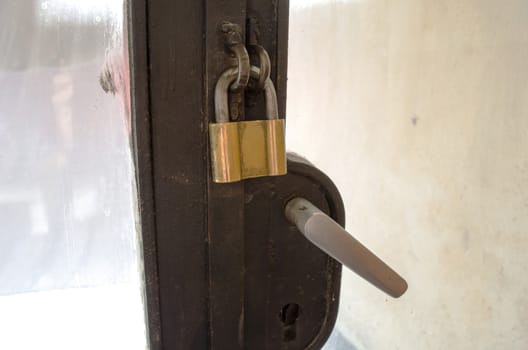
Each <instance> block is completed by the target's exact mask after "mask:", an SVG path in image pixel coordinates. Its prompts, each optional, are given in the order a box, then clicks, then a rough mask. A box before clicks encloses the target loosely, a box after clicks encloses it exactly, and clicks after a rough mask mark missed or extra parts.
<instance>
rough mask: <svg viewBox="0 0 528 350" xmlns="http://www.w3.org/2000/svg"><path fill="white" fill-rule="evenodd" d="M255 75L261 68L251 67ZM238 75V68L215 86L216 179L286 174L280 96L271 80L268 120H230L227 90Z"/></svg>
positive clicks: (211, 126) (213, 158) (213, 150)
mask: <svg viewBox="0 0 528 350" xmlns="http://www.w3.org/2000/svg"><path fill="white" fill-rule="evenodd" d="M251 70H252V75H254V76H258V74H259V69H258V68H257V67H254V66H253V67H251ZM237 76H238V69H237V68H236V67H234V68H229V69H227V70H226V71H224V73H223V74H222V75H221V76H220V78H219V79H218V82H217V83H216V87H215V95H214V101H215V119H216V123H211V124H209V141H210V145H211V166H212V169H213V174H212V176H213V181H214V182H219V183H226V182H236V181H240V180H243V179H248V178H254V177H262V176H278V175H285V174H286V172H287V170H286V147H285V134H284V128H285V125H284V119H279V113H278V107H277V96H276V92H275V87H274V85H273V82H272V81H271V79H269V78H268V79H267V80H266V83H265V84H264V94H265V98H266V116H267V118H266V119H265V120H252V121H238V122H230V121H229V107H228V91H229V87H230V85H231V84H232V83H233V82H234V81H235V79H236V78H237Z"/></svg>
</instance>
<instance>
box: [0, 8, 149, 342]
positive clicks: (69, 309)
mask: <svg viewBox="0 0 528 350" xmlns="http://www.w3.org/2000/svg"><path fill="white" fill-rule="evenodd" d="M124 8H125V7H124V4H123V1H122V0H90V1H83V0H78V1H66V0H48V1H44V0H24V1H3V2H2V5H0V47H1V51H2V54H1V55H0V149H1V150H2V151H1V154H0V226H1V229H0V329H1V332H0V334H1V336H0V349H10V350H12V349H54V350H56V349H69V350H70V349H145V348H146V336H145V323H144V310H143V303H142V295H143V291H142V279H141V277H140V276H141V261H140V258H139V255H140V254H139V252H140V251H141V249H140V243H139V241H138V232H137V226H136V221H137V212H136V193H135V184H134V181H135V180H134V170H133V164H132V156H131V150H130V139H129V135H130V108H129V97H128V96H129V94H128V85H129V83H128V81H129V79H128V54H127V51H126V47H127V43H126V30H125V28H124V27H123V24H124V21H123V18H124V17H125V14H124Z"/></svg>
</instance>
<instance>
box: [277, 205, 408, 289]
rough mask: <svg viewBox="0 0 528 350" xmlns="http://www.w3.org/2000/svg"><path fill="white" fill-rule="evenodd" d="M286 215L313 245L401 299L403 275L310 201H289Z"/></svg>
mask: <svg viewBox="0 0 528 350" xmlns="http://www.w3.org/2000/svg"><path fill="white" fill-rule="evenodd" d="M285 213H286V217H287V218H288V220H289V221H290V222H291V223H293V224H295V226H297V228H298V229H299V231H301V233H302V234H303V235H304V236H305V237H306V238H307V239H308V240H310V242H312V243H313V244H315V245H316V246H317V247H319V248H320V249H321V250H323V251H324V252H325V253H327V254H328V255H330V256H331V257H333V258H334V259H336V260H337V261H339V262H340V263H342V264H343V265H345V266H346V267H348V268H349V269H350V270H352V271H354V272H355V273H357V274H358V275H360V276H361V277H363V278H364V279H366V280H367V281H369V282H370V283H372V284H373V285H374V286H376V287H378V288H379V289H381V290H382V291H384V292H385V293H387V294H389V295H390V296H392V297H394V298H398V297H400V296H402V295H403V294H404V293H405V291H406V290H407V282H405V280H404V279H403V278H402V277H401V276H400V275H398V274H397V273H396V272H394V270H392V269H391V268H390V267H389V266H388V265H387V264H385V263H384V262H383V261H382V260H381V259H380V258H378V257H377V256H376V255H374V253H372V252H371V251H370V250H368V249H367V248H366V247H365V246H363V245H362V244H361V243H360V242H359V241H358V240H356V239H355V238H354V237H353V236H352V235H351V234H350V233H348V232H347V231H345V229H344V228H343V227H342V226H341V225H339V224H338V223H336V222H335V221H334V220H332V218H330V217H329V216H328V215H326V214H325V213H323V212H322V211H321V210H320V209H319V208H317V207H316V206H315V205H313V204H312V203H310V202H309V201H308V200H306V199H304V198H301V197H297V198H294V199H292V200H290V201H289V202H288V204H287V205H286V210H285Z"/></svg>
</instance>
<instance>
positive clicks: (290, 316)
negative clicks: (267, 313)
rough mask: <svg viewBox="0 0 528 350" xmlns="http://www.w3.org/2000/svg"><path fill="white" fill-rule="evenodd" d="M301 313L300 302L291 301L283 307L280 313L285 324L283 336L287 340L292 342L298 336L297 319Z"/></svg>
mask: <svg viewBox="0 0 528 350" xmlns="http://www.w3.org/2000/svg"><path fill="white" fill-rule="evenodd" d="M300 314H301V307H300V306H299V304H295V303H290V304H286V305H284V306H283V307H282V309H281V312H280V314H279V317H280V320H281V321H282V325H283V333H282V338H283V339H284V341H286V342H290V341H292V340H294V339H295V338H296V337H297V325H296V322H297V319H298V318H299V315H300Z"/></svg>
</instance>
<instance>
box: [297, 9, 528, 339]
mask: <svg viewBox="0 0 528 350" xmlns="http://www.w3.org/2000/svg"><path fill="white" fill-rule="evenodd" d="M290 3H291V11H290V16H291V17H290V36H289V48H290V51H289V72H288V78H289V79H288V111H287V115H288V140H287V142H288V146H289V148H290V149H292V150H293V151H297V152H300V153H302V154H304V155H306V156H307V157H308V158H309V159H310V160H311V161H313V162H314V163H315V164H316V165H318V166H319V167H321V168H322V169H323V170H324V171H325V172H326V173H327V174H328V175H329V176H330V177H331V178H332V179H333V180H334V181H335V182H336V184H337V186H338V188H339V189H340V190H341V193H342V195H343V198H344V201H345V204H346V209H347V228H348V229H349V231H351V232H352V233H354V235H355V236H356V237H357V238H358V239H360V240H361V241H362V242H364V243H365V245H366V246H368V247H369V248H371V249H372V250H373V251H374V252H376V253H378V254H379V255H380V256H381V257H383V258H384V259H385V260H386V261H387V262H389V263H390V265H392V266H393V267H394V268H395V270H397V271H399V272H401V274H402V275H403V276H404V277H406V278H407V280H408V283H409V290H408V292H407V293H406V294H405V295H404V296H403V297H402V298H401V299H397V300H394V299H391V298H390V297H387V296H385V295H384V294H383V293H381V292H379V291H377V290H375V289H374V288H373V287H372V286H370V285H369V284H368V283H367V282H364V281H363V280H361V279H360V278H359V277H357V276H355V275H354V274H353V273H351V272H349V271H348V270H344V271H343V284H342V293H341V296H342V298H341V304H340V311H339V318H338V322H337V326H336V329H335V332H334V335H333V337H332V339H331V340H330V342H329V344H328V345H327V349H526V348H528V322H527V315H528V292H527V291H528V278H526V277H525V276H526V269H527V266H528V265H527V260H526V251H527V249H528V235H527V234H526V230H527V228H528V187H527V183H528V157H527V155H528V153H527V150H528V69H527V62H528V31H526V25H527V23H528V2H527V1H521V0H519V1H500V0H491V1H474V0H457V1H448V0H427V1H425V0H404V1H403V0H402V1H384V0H348V1H330V0H329V1H324V0H312V1H302V0H291V2H290Z"/></svg>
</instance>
